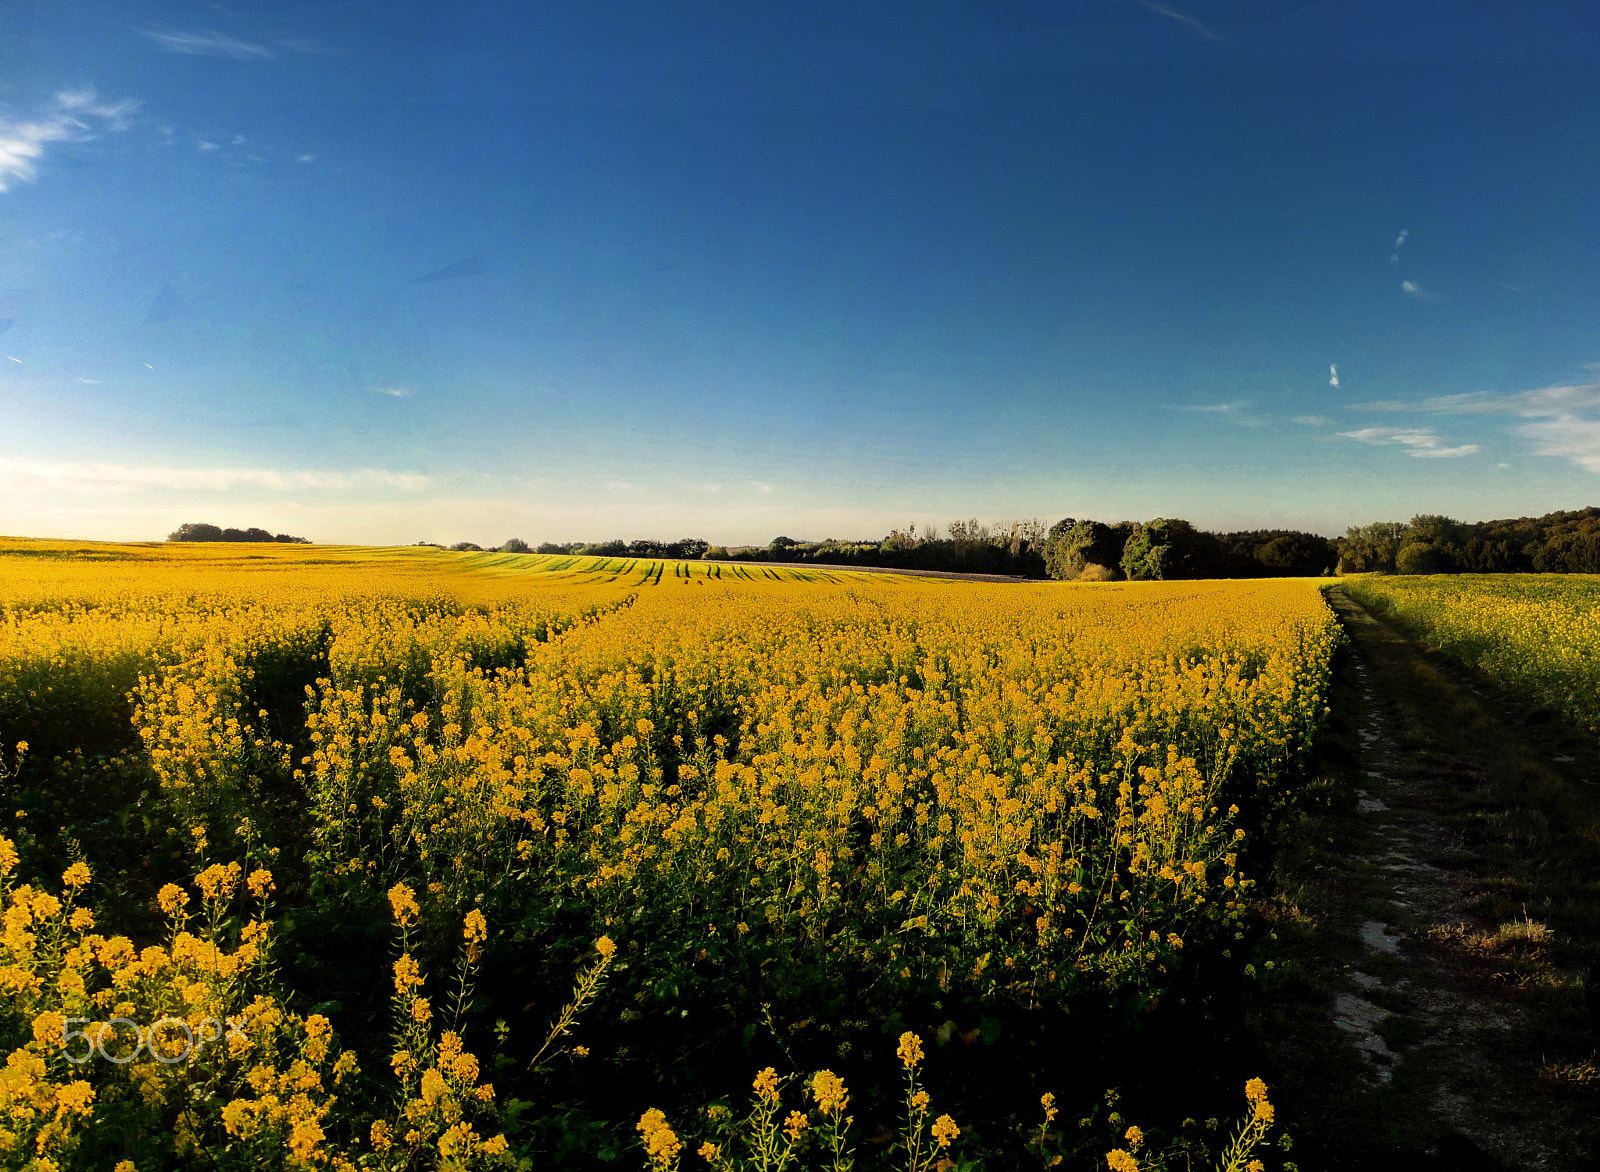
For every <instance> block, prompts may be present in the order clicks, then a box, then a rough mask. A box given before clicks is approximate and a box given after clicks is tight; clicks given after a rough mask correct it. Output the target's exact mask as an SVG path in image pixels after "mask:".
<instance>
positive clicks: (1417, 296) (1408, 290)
mask: <svg viewBox="0 0 1600 1172" xmlns="http://www.w3.org/2000/svg"><path fill="white" fill-rule="evenodd" d="M1400 292H1402V293H1404V294H1405V295H1406V296H1407V297H1410V298H1412V299H1413V300H1416V301H1437V300H1438V299H1439V295H1438V294H1437V293H1434V292H1431V291H1429V290H1427V289H1424V288H1423V287H1422V286H1421V285H1419V284H1417V283H1416V282H1415V281H1401V282H1400Z"/></svg>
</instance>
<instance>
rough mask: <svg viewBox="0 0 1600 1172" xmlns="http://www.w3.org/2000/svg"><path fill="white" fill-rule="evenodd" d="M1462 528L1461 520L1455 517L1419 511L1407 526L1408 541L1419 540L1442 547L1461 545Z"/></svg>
mask: <svg viewBox="0 0 1600 1172" xmlns="http://www.w3.org/2000/svg"><path fill="white" fill-rule="evenodd" d="M1461 529H1462V525H1461V522H1460V521H1457V520H1454V519H1453V518H1450V517H1440V516H1437V515H1435V514H1432V513H1419V514H1417V516H1415V517H1412V518H1411V524H1409V525H1407V526H1406V541H1407V543H1408V544H1409V543H1410V542H1413V541H1419V542H1425V543H1427V544H1429V545H1437V546H1440V547H1448V546H1452V545H1459V544H1460V543H1461Z"/></svg>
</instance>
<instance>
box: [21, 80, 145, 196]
mask: <svg viewBox="0 0 1600 1172" xmlns="http://www.w3.org/2000/svg"><path fill="white" fill-rule="evenodd" d="M138 108H139V103H137V102H134V101H120V102H102V101H101V100H100V99H99V98H98V97H96V96H95V93H94V91H93V90H63V91H62V92H60V93H58V94H56V96H55V98H54V99H53V100H52V101H50V102H49V103H47V104H46V105H45V106H43V107H42V108H40V109H38V110H35V111H34V112H33V113H32V114H31V115H28V116H26V117H17V116H15V115H12V114H10V113H9V112H6V111H0V191H5V190H6V189H7V183H8V181H10V180H14V179H21V180H23V181H25V182H29V183H31V182H33V180H34V177H35V176H36V175H37V174H38V170H39V160H40V159H41V158H43V157H44V152H45V148H46V147H48V146H49V145H50V144H52V143H62V142H87V141H89V140H90V139H92V138H94V137H96V135H97V134H98V133H99V132H100V131H102V130H123V129H126V127H127V120H128V116H129V115H130V114H132V113H133V111H135V110H137V109H138Z"/></svg>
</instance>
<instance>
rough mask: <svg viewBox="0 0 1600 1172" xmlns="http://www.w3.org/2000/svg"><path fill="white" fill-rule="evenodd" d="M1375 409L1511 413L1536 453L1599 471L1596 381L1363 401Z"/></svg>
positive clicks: (1599, 387) (1599, 417)
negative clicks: (1508, 391) (1521, 421)
mask: <svg viewBox="0 0 1600 1172" xmlns="http://www.w3.org/2000/svg"><path fill="white" fill-rule="evenodd" d="M1365 406H1366V407H1367V409H1369V410H1373V411H1417V412H1425V413H1428V414H1434V415H1509V416H1512V417H1513V418H1518V419H1526V420H1530V421H1532V422H1528V423H1524V424H1522V425H1520V426H1519V427H1517V428H1515V429H1513V430H1514V434H1516V435H1519V436H1521V437H1523V438H1524V439H1530V440H1532V441H1533V442H1534V449H1533V450H1534V454H1535V455H1539V456H1558V457H1561V458H1563V459H1567V460H1571V461H1572V462H1573V463H1574V464H1577V465H1578V466H1579V467H1580V468H1584V469H1587V470H1588V471H1590V472H1600V383H1565V384H1561V385H1558V386H1550V387H1538V388H1536V389H1534V390H1530V391H1516V392H1513V393H1511V394H1505V395H1501V394H1494V393H1492V392H1489V391H1474V392H1472V393H1470V394H1464V395H1435V396H1433V397H1432V398H1428V399H1421V400H1417V401H1415V402H1402V401H1398V400H1387V401H1383V402H1378V403H1367V404H1365Z"/></svg>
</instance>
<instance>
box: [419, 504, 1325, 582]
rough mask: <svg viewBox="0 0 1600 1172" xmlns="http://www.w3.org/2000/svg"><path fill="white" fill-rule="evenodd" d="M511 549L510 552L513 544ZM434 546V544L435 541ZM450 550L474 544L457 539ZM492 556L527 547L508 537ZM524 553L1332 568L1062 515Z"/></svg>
mask: <svg viewBox="0 0 1600 1172" xmlns="http://www.w3.org/2000/svg"><path fill="white" fill-rule="evenodd" d="M514 546H515V547H520V548H513V547H514ZM440 548H443V547H440ZM450 548H452V549H472V550H476V549H478V548H479V547H478V546H476V545H473V544H471V543H470V542H460V543H458V544H457V545H454V546H451V547H450ZM499 550H500V552H529V551H528V549H527V546H526V544H525V543H524V542H521V541H513V542H507V543H506V544H505V545H503V546H500V547H499ZM532 552H537V553H553V554H567V555H572V556H582V557H632V558H705V559H708V560H716V561H745V562H781V563H786V564H802V565H803V564H808V563H809V564H815V565H832V566H860V567H863V568H866V567H883V568H889V569H903V570H937V571H945V572H953V573H966V574H1000V575H1006V576H1010V577H1021V578H1046V577H1054V578H1067V579H1083V580H1086V581H1109V580H1119V579H1131V580H1134V581H1140V580H1145V579H1161V578H1260V577H1271V576H1284V575H1295V576H1309V575H1317V574H1325V573H1331V572H1332V571H1333V567H1334V564H1335V563H1336V562H1337V561H1338V552H1337V550H1336V549H1335V548H1334V546H1333V543H1332V542H1330V541H1329V540H1328V539H1327V538H1325V537H1320V536H1318V535H1317V534H1314V533H1300V532H1297V531H1294V530H1287V529H1260V530H1251V531H1244V532H1238V533H1209V532H1205V531H1203V530H1199V529H1196V528H1195V527H1194V526H1193V525H1191V524H1189V522H1187V521H1183V520H1178V519H1176V518H1167V517H1159V518H1157V519H1155V520H1153V521H1145V522H1137V521H1119V522H1117V523H1115V524H1105V523H1103V522H1100V521H1088V520H1084V521H1080V520H1078V519H1076V518H1073V517H1067V518H1064V519H1062V520H1060V521H1057V522H1056V523H1055V524H1054V525H1050V526H1046V524H1045V523H1044V522H1043V521H1040V520H1038V519H1027V520H1020V521H1004V522H1000V523H998V524H994V525H990V524H986V523H984V522H981V521H979V520H977V519H976V518H971V519H967V520H955V521H951V522H950V523H949V524H948V525H946V526H945V527H944V529H943V530H942V531H941V530H940V529H939V527H938V526H937V525H928V526H926V527H924V528H922V529H918V528H917V526H916V525H914V524H913V525H908V526H906V527H905V528H904V529H893V530H891V531H890V532H889V534H888V535H887V536H885V537H883V538H880V539H878V540H876V541H847V540H840V539H838V538H831V537H830V538H827V539H825V540H823V541H799V540H796V539H795V538H792V537H775V538H773V539H772V540H771V541H770V542H768V543H767V544H766V545H764V546H743V547H738V548H735V549H732V550H730V549H729V548H727V547H726V546H720V545H711V544H709V543H707V542H705V541H702V540H700V539H698V538H684V539H683V540H681V541H675V542H657V541H623V540H621V539H617V540H613V541H602V542H581V541H577V542H569V543H566V544H557V543H553V542H545V543H543V544H540V545H539V546H537V547H536V548H535V549H534V550H533V551H532Z"/></svg>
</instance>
